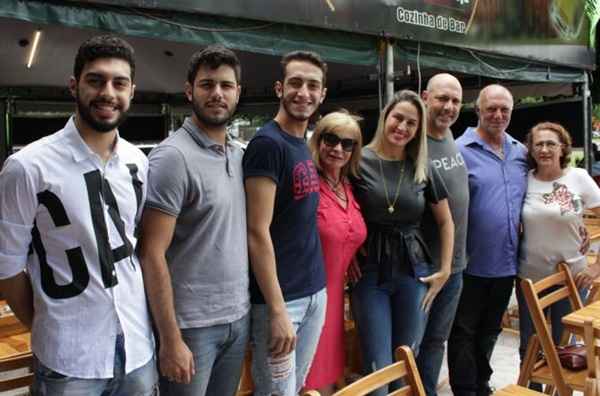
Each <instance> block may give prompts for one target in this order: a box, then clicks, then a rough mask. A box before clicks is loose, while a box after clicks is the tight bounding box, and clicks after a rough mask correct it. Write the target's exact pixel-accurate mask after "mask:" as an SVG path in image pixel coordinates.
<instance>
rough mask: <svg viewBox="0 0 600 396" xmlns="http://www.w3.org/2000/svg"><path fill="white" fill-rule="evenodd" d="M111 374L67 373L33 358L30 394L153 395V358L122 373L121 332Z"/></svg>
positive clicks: (154, 369) (155, 375)
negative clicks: (77, 375) (94, 376)
mask: <svg viewBox="0 0 600 396" xmlns="http://www.w3.org/2000/svg"><path fill="white" fill-rule="evenodd" d="M115 350H116V353H115V363H114V377H113V378H100V379H88V378H75V377H67V376H65V375H62V374H59V373H57V372H56V371H54V370H52V369H50V368H48V367H46V366H44V365H43V364H42V363H41V362H40V361H39V360H37V359H34V360H33V371H34V376H35V379H34V382H33V386H32V387H31V394H32V395H33V396H56V395H61V396H81V395H86V396H152V395H156V394H157V393H156V390H157V386H156V382H157V379H158V373H157V372H156V361H155V360H154V359H150V361H149V362H148V363H146V364H145V365H143V366H142V367H140V368H138V369H136V370H134V371H132V372H130V373H129V374H127V375H126V374H125V346H124V338H123V335H122V334H121V335H118V336H117V342H116V346H115Z"/></svg>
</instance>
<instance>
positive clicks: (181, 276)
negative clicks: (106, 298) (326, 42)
mask: <svg viewBox="0 0 600 396" xmlns="http://www.w3.org/2000/svg"><path fill="white" fill-rule="evenodd" d="M240 71H241V68H240V63H239V60H238V59H237V57H236V56H235V54H234V53H233V52H231V51H229V50H228V49H225V48H223V47H221V46H211V47H207V48H206V49H204V50H202V51H200V52H197V53H195V54H194V55H192V58H191V60H190V65H189V70H188V81H187V82H186V84H185V93H186V96H187V98H188V100H189V101H190V102H191V103H192V108H193V115H192V116H191V117H189V118H187V119H186V120H185V122H184V124H183V126H182V127H181V128H180V129H179V130H177V131H176V132H175V133H173V134H172V135H171V136H170V137H169V138H167V139H166V140H165V141H163V142H162V143H161V144H160V145H159V146H157V147H156V148H155V149H154V150H153V151H152V153H150V171H149V175H148V180H149V181H148V183H149V185H148V198H147V201H146V209H145V211H144V216H143V220H142V247H141V258H142V265H143V267H144V279H145V283H146V289H147V292H148V300H149V302H150V308H151V310H152V314H153V316H154V321H155V325H156V327H157V329H158V336H159V341H160V343H159V354H158V356H159V369H160V372H161V375H162V378H161V394H166V395H177V396H182V395H184V396H185V395H205V394H206V395H224V396H229V395H231V396H232V395H234V394H235V392H236V390H237V386H238V382H239V378H240V373H241V367H242V362H243V358H244V352H245V347H246V343H247V340H248V330H249V313H248V312H249V310H250V301H249V292H248V249H247V239H246V205H245V194H244V186H243V174H242V151H241V150H240V149H239V148H237V147H236V146H234V145H232V144H231V142H230V141H229V139H228V137H227V134H226V129H225V127H226V124H227V122H228V121H229V120H230V119H231V116H232V115H233V113H234V112H235V109H236V105H237V103H238V100H239V95H240V88H241V87H240V84H239V82H240Z"/></svg>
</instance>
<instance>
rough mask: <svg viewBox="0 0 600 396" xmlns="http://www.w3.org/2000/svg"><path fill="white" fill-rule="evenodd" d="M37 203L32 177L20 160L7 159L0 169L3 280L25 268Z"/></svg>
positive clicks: (0, 257)
mask: <svg viewBox="0 0 600 396" xmlns="http://www.w3.org/2000/svg"><path fill="white" fill-rule="evenodd" d="M37 206H38V201H37V190H36V187H35V182H34V181H33V177H32V176H31V175H29V174H28V173H27V171H26V169H25V168H24V167H23V165H22V164H21V163H19V162H18V161H17V160H14V159H12V158H9V159H7V160H6V162H5V164H4V168H3V169H2V171H1V172H0V279H6V278H11V277H13V276H15V275H17V274H19V273H20V272H21V271H23V269H24V268H25V265H26V263H27V255H28V253H29V245H30V243H31V230H32V229H33V222H34V220H35V215H36V211H37Z"/></svg>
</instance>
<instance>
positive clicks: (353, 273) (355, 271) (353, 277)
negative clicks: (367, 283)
mask: <svg viewBox="0 0 600 396" xmlns="http://www.w3.org/2000/svg"><path fill="white" fill-rule="evenodd" d="M361 276H362V272H360V265H359V264H358V260H357V259H356V256H355V257H352V260H351V261H350V266H349V267H348V270H347V271H346V277H347V278H348V281H350V283H352V284H355V283H356V282H358V280H359V279H360V277H361Z"/></svg>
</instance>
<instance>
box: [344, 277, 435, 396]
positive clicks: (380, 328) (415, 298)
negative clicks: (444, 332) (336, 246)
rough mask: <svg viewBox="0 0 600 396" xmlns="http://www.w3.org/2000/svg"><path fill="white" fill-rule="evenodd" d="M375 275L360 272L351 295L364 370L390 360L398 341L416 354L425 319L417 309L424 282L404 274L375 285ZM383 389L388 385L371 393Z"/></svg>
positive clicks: (423, 314) (424, 286)
mask: <svg viewBox="0 0 600 396" xmlns="http://www.w3.org/2000/svg"><path fill="white" fill-rule="evenodd" d="M377 277H378V275H377V272H365V273H363V275H362V277H361V278H360V280H359V281H358V282H357V283H356V285H355V286H354V288H353V290H352V295H351V301H352V312H353V314H354V320H355V323H356V326H357V329H358V336H359V341H360V347H361V352H362V360H363V372H364V374H369V373H371V372H373V371H375V370H379V369H380V368H383V367H385V366H388V365H390V364H391V363H393V361H394V350H395V349H396V348H397V347H399V346H400V345H408V346H410V347H411V348H412V350H413V352H414V353H415V355H416V354H417V353H418V350H419V344H420V342H421V338H422V337H423V332H424V330H425V323H426V321H427V314H426V313H425V311H423V310H422V309H421V303H422V302H423V298H424V297H425V294H426V293H427V285H425V284H424V283H422V282H420V281H419V280H417V279H415V278H414V277H413V276H411V275H408V274H401V275H397V276H396V277H395V278H394V280H392V281H387V282H384V283H383V284H381V285H377ZM396 386H397V384H392V385H391V387H392V388H393V387H396ZM387 393H388V386H384V387H381V388H379V389H378V390H376V391H375V392H373V393H372V395H387Z"/></svg>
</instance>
